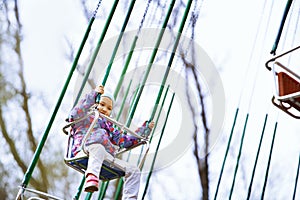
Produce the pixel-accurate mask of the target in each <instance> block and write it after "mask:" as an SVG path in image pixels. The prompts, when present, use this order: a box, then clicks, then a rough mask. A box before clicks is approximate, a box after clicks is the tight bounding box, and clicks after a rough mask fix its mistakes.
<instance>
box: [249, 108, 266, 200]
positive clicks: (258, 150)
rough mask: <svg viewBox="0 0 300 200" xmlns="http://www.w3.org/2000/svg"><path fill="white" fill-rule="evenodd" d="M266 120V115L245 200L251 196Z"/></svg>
mask: <svg viewBox="0 0 300 200" xmlns="http://www.w3.org/2000/svg"><path fill="white" fill-rule="evenodd" d="M267 120H268V114H266V117H265V121H264V126H263V130H262V133H261V136H260V141H259V145H258V149H257V153H256V158H255V162H254V167H253V171H252V176H251V181H250V185H249V188H248V195H247V200H248V199H249V198H250V195H251V189H252V184H253V180H254V174H255V169H256V165H257V161H258V157H259V153H260V148H261V145H262V141H263V137H264V133H265V128H266V124H267Z"/></svg>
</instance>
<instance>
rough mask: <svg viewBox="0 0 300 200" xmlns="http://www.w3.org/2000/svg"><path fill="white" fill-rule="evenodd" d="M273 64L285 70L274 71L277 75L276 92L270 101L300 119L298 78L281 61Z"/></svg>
mask: <svg viewBox="0 0 300 200" xmlns="http://www.w3.org/2000/svg"><path fill="white" fill-rule="evenodd" d="M275 64H276V65H277V66H279V67H281V68H282V69H284V70H285V71H280V72H276V71H274V74H275V76H277V84H276V85H277V94H276V95H274V96H273V98H272V103H273V104H274V105H275V106H276V107H278V108H280V109H281V110H283V111H284V112H286V113H287V114H289V115H290V116H292V117H294V118H296V119H300V113H299V112H300V79H299V80H298V76H297V75H296V74H295V73H293V72H292V71H291V70H289V69H287V68H286V67H285V66H284V65H282V64H281V63H279V62H275ZM274 70H275V69H274Z"/></svg>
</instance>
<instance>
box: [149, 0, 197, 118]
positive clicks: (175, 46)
mask: <svg viewBox="0 0 300 200" xmlns="http://www.w3.org/2000/svg"><path fill="white" fill-rule="evenodd" d="M192 2H193V0H189V1H188V2H187V5H186V8H185V11H184V14H183V17H182V20H181V23H180V26H179V29H178V33H177V36H176V40H175V43H174V46H173V49H172V53H171V57H170V59H169V62H168V66H167V69H166V71H165V74H164V77H163V80H162V83H161V85H160V89H159V92H158V95H157V99H156V101H155V105H154V108H153V111H152V114H151V117H150V119H149V121H152V120H153V118H154V116H155V113H156V110H157V107H158V105H159V101H160V98H161V95H162V92H163V89H164V86H165V83H166V81H167V78H168V75H169V72H170V69H171V65H172V62H173V60H174V57H175V53H176V49H177V47H178V44H179V40H180V37H181V35H182V30H183V28H184V25H185V22H186V19H187V16H188V14H189V11H190V8H191V5H192Z"/></svg>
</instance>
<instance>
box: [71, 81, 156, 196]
mask: <svg viewBox="0 0 300 200" xmlns="http://www.w3.org/2000/svg"><path fill="white" fill-rule="evenodd" d="M98 94H101V98H100V102H99V104H98V105H97V109H98V111H99V112H100V113H101V114H103V115H106V116H110V114H111V111H112V109H113V104H114V100H113V99H114V98H113V97H112V95H110V94H108V93H104V87H103V86H98V87H97V88H96V89H95V90H93V91H92V92H91V93H89V94H87V95H86V96H85V98H84V99H82V100H81V101H80V102H79V104H78V105H77V106H75V107H74V108H73V109H72V110H71V112H70V115H69V121H74V120H76V119H78V118H81V117H84V116H85V115H87V113H88V111H89V109H90V107H91V106H93V105H95V100H96V97H97V95H98ZM93 119H94V115H90V116H89V117H88V118H86V119H84V120H82V121H80V122H78V123H76V124H74V125H73V126H72V132H73V137H74V145H73V148H72V152H73V154H74V156H75V155H76V154H77V153H78V152H79V151H80V150H81V149H80V147H81V143H82V140H83V138H84V136H85V134H86V132H87V130H88V128H89V127H90V124H91V122H92V121H93ZM153 127H154V122H150V123H149V125H148V127H147V126H146V122H145V123H144V124H143V126H142V127H140V128H138V129H137V130H136V131H135V132H136V133H137V134H139V135H144V134H145V133H146V134H149V133H150V131H151V130H152V128H153ZM138 140H139V139H138V138H136V137H134V136H130V135H125V134H123V133H120V132H119V131H118V130H117V129H114V128H113V124H112V123H110V122H108V121H106V120H105V119H99V120H98V123H96V124H95V126H94V128H93V130H92V131H91V134H90V136H89V137H88V139H87V140H86V143H85V147H86V150H87V152H88V154H89V160H88V165H87V170H86V173H85V176H86V182H85V186H84V190H85V191H86V192H94V191H98V187H99V174H100V170H101V166H102V163H103V160H104V159H105V158H106V157H111V156H114V154H115V152H116V150H117V149H116V146H119V147H122V148H123V147H124V148H128V147H131V146H132V145H134V144H137V143H138ZM115 159H117V158H115ZM118 161H119V162H121V163H122V165H123V166H125V169H126V170H125V182H124V190H123V198H124V199H137V196H138V191H139V184H140V171H139V169H138V167H136V166H132V165H130V164H129V163H128V162H125V161H123V160H119V159H118Z"/></svg>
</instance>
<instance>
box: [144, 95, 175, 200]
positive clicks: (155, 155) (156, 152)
mask: <svg viewBox="0 0 300 200" xmlns="http://www.w3.org/2000/svg"><path fill="white" fill-rule="evenodd" d="M174 96H175V93H173V95H172V99H171V102H170V105H169V108H168V112H167V116H166V119H165V121H164V126H163V129H162V131H161V134H160V137H159V140H158V144H157V146H156V150H155V153H154V157H153V160H152V163H151V167H150V171H149V173H148V176H147V180H146V185H145V188H144V192H143V197H142V199H144V198H145V196H146V193H147V189H148V187H149V182H150V178H151V176H152V172H153V168H154V164H155V161H156V157H157V154H158V150H159V147H160V144H161V140H162V137H163V134H164V132H165V128H166V124H167V121H168V118H169V114H170V110H171V107H172V105H173V100H174Z"/></svg>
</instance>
